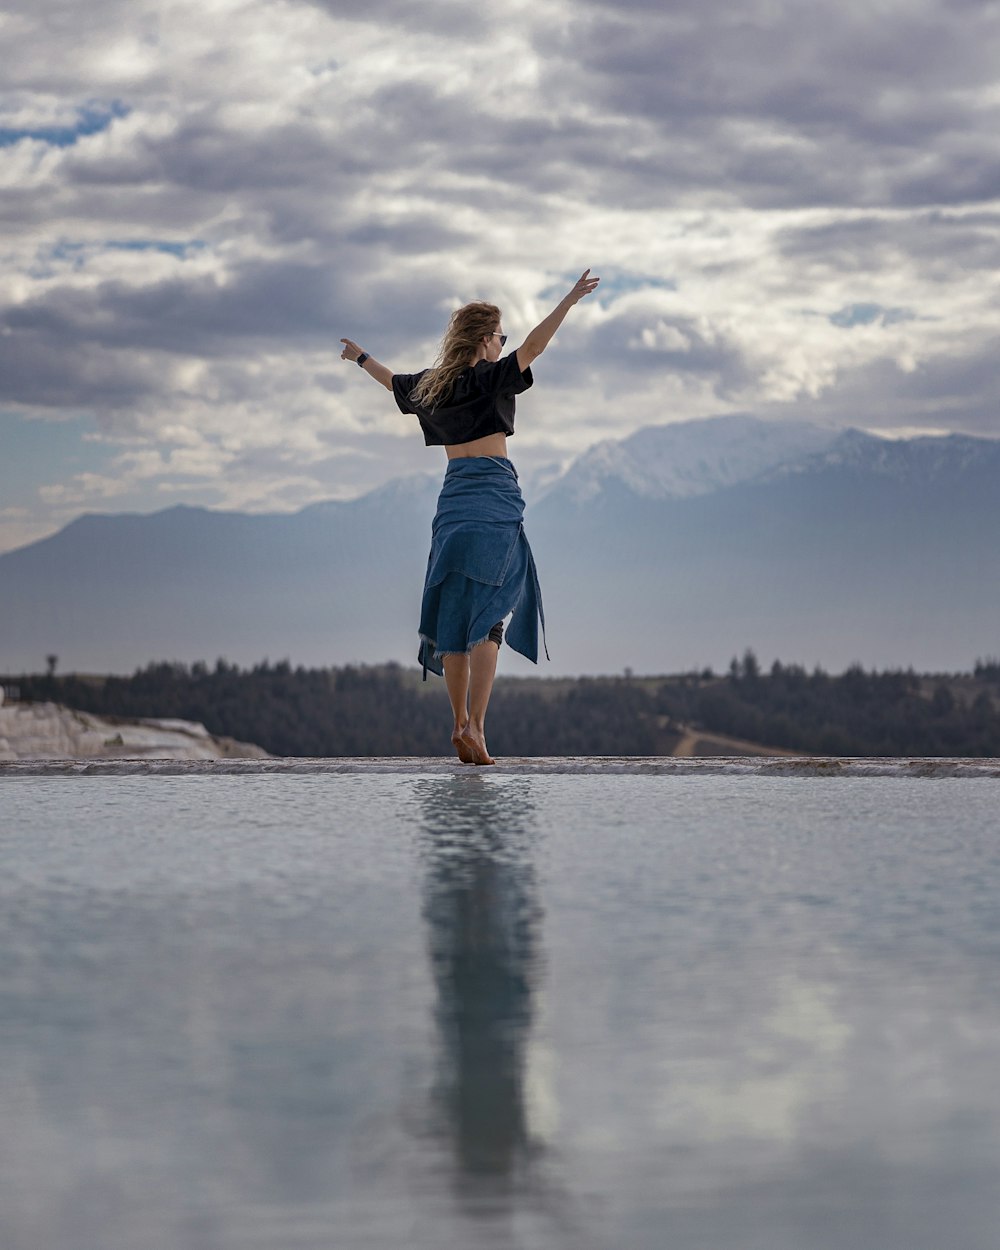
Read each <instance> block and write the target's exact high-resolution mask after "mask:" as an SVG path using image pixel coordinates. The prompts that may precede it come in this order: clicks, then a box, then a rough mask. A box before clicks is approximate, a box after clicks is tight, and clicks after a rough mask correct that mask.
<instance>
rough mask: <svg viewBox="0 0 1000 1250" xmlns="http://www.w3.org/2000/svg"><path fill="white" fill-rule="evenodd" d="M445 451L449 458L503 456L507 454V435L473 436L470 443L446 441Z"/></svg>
mask: <svg viewBox="0 0 1000 1250" xmlns="http://www.w3.org/2000/svg"><path fill="white" fill-rule="evenodd" d="M444 449H445V451H446V452H447V453H448V459H449V460H460V459H462V458H463V457H465V456H503V457H505V458H506V455H507V435H506V434H487V435H486V437H485V438H474V439H473V440H472V442H471V443H446V444H445V448H444Z"/></svg>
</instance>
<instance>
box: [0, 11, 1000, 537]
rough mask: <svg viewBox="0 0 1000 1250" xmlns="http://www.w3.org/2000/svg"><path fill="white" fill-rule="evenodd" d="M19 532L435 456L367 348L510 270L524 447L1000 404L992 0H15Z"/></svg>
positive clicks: (7, 220)
mask: <svg viewBox="0 0 1000 1250" xmlns="http://www.w3.org/2000/svg"><path fill="white" fill-rule="evenodd" d="M0 38H2V42H3V47H4V56H3V68H2V70H0V76H2V91H0V180H2V194H0V217H2V231H3V233H2V249H3V262H4V263H3V266H2V269H0V433H2V456H0V550H6V549H10V548H12V547H15V546H18V545H20V544H22V543H24V542H27V541H30V540H32V539H34V538H37V537H40V536H42V535H44V534H46V533H50V532H52V531H53V530H55V529H56V528H58V527H60V526H61V525H63V524H65V523H66V522H67V521H69V520H71V519H72V518H73V517H75V516H77V515H78V514H79V513H81V512H85V511H126V510H131V509H136V510H142V511H152V510H155V509H158V508H162V507H167V506H169V505H171V504H174V503H178V502H186V503H201V504H206V505H209V506H212V507H222V508H236V509H242V510H249V511H262V510H267V511H270V510H290V509H297V508H300V507H302V506H304V505H306V504H308V503H312V502H315V501H316V500H320V499H328V498H334V497H341V498H343V497H350V496H353V495H357V494H359V493H361V492H363V491H365V490H368V489H370V488H371V487H373V486H375V485H378V484H379V483H380V482H382V481H385V480H386V479H388V478H390V477H395V476H398V475H399V474H401V473H406V472H413V471H418V470H428V469H434V470H436V469H438V468H439V467H440V465H439V461H440V460H441V458H442V453H441V452H440V451H439V450H438V449H433V450H430V449H425V448H424V447H423V443H422V440H421V438H420V437H419V434H418V432H417V430H416V427H415V422H414V419H413V418H404V417H402V416H400V415H399V414H398V413H397V412H396V410H395V407H394V405H393V404H392V401H391V399H390V398H389V397H388V395H387V394H386V392H385V391H384V390H382V389H381V388H379V387H378V386H377V385H376V384H375V383H373V382H371V381H370V380H369V379H367V378H365V377H363V376H362V375H361V374H360V372H359V371H358V370H357V369H356V368H355V367H354V366H353V365H348V364H345V363H344V362H342V361H341V360H340V359H339V343H338V341H337V340H338V339H339V338H340V336H341V335H347V336H350V337H351V338H353V339H355V340H356V341H358V342H359V343H361V344H362V345H363V346H364V347H365V348H367V349H368V350H370V351H371V352H372V353H373V354H374V355H375V356H377V357H378V358H379V359H380V360H382V361H384V362H385V363H387V364H389V365H390V366H391V367H393V368H396V369H398V370H400V371H406V372H409V371H413V370H416V369H419V368H421V367H422V366H423V365H425V364H427V363H429V360H430V359H431V357H432V355H433V352H434V349H435V345H436V342H437V340H438V338H439V337H440V333H441V330H442V328H443V325H444V322H445V321H446V319H447V314H448V312H449V311H450V309H451V308H453V307H454V306H456V305H457V304H459V303H462V302H465V301H467V300H470V299H477V298H489V299H491V300H494V301H495V302H498V303H500V304H501V306H502V307H503V309H504V329H505V330H507V331H508V332H509V333H510V335H511V336H512V338H513V340H514V342H515V343H516V342H518V341H520V337H521V336H523V335H524V334H525V333H526V332H527V330H528V329H530V327H531V326H532V325H533V324H534V323H535V322H536V321H537V320H538V319H539V318H540V317H541V316H542V315H544V314H545V313H546V312H547V311H548V310H549V308H550V306H551V305H552V304H553V303H554V302H555V300H556V299H557V298H558V297H559V296H560V295H561V294H562V293H563V291H564V289H566V288H567V287H568V286H569V285H570V283H571V282H572V281H573V279H575V278H576V277H577V276H578V274H579V273H580V271H581V270H582V269H583V268H584V267H586V266H590V267H592V268H593V270H594V271H595V272H596V273H599V274H600V275H601V277H602V284H601V289H600V292H599V294H598V295H597V296H595V297H591V298H590V299H589V300H588V301H586V302H585V303H583V304H581V305H580V306H579V307H578V308H577V309H576V310H575V311H574V312H573V313H572V314H571V318H570V320H569V321H568V322H567V323H566V325H565V326H564V327H563V329H562V331H560V334H559V336H558V338H557V339H556V340H555V342H554V344H553V346H552V347H551V348H550V349H549V351H548V352H547V353H546V355H545V356H544V357H543V358H542V359H541V360H540V361H539V362H538V364H537V365H536V368H535V376H536V385H535V388H534V390H533V391H532V392H531V393H530V394H529V395H528V396H525V397H524V399H523V400H522V401H520V403H519V408H518V433H517V436H516V439H515V440H514V442H513V443H512V444H511V454H512V456H514V457H515V459H516V460H517V461H518V463H519V464H520V465H521V466H522V467H523V468H525V469H527V470H528V471H529V472H531V471H533V470H535V469H538V468H540V467H541V466H543V465H548V464H553V463H565V462H567V461H568V459H569V458H571V457H572V456H573V455H574V454H575V453H576V452H578V451H579V450H581V449H582V448H584V447H585V446H587V445H589V444H590V443H592V442H595V441H597V440H599V439H602V438H607V437H620V436H624V435H626V434H628V433H630V432H631V431H632V430H634V429H636V428H637V427H639V426H641V425H647V424H652V423H662V422H669V421H676V420H687V419H691V418H695V417H702V416H709V415H712V414H717V413H725V412H733V411H746V412H753V413H756V414H758V415H760V416H765V417H772V418H779V419H802V418H807V419H810V420H818V421H822V422H824V423H828V424H832V425H835V426H840V425H844V426H846V425H852V424H853V425H859V426H862V427H864V428H866V429H871V430H879V431H884V432H892V433H903V432H905V433H915V432H927V433H932V432H933V433H940V432H947V431H963V432H966V433H971V434H996V433H998V432H1000V431H998V428H997V411H998V404H997V399H998V383H997V370H996V358H997V328H998V320H1000V319H998V303H1000V299H998V292H1000V288H998V284H997V275H998V269H1000V144H998V140H997V136H998V135H1000V74H998V66H1000V5H998V4H997V3H996V2H995V0H989V2H987V0H880V2H879V3H878V4H872V3H871V0H864V2H863V3H862V2H859V0H838V2H837V3H836V4H834V3H828V4H825V5H822V6H820V5H816V4H804V3H801V0H719V2H718V3H715V4H708V5H706V4H703V3H701V2H698V0H672V2H671V3H670V4H669V5H666V4H659V3H655V2H654V0H616V2H615V3H610V2H605V3H594V2H592V0H575V2H574V3H570V2H569V0H507V2H506V3H503V4H500V3H477V4H472V3H468V2H465V0H463V2H458V0H427V2H426V3H417V2H416V0H366V3H364V4H358V5H351V6H347V5H344V4H341V3H339V2H335V0H325V2H324V0H312V2H309V0H278V2H271V0H250V2H249V3H243V2H240V0H197V3H195V2H194V0H159V2H153V0H88V3H87V4H81V3H79V0H8V3H7V4H6V5H5V7H4V11H3V14H2V15H0Z"/></svg>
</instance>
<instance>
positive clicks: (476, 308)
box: [410, 303, 501, 410]
mask: <svg viewBox="0 0 1000 1250" xmlns="http://www.w3.org/2000/svg"><path fill="white" fill-rule="evenodd" d="M500 317H501V314H500V309H499V308H497V306H496V304H483V303H473V304H463V305H462V307H461V308H457V309H456V310H455V311H454V312H453V313H452V314H451V320H450V321H449V322H448V329H447V330H446V331H445V334H444V338H443V339H442V340H441V350H440V351H439V352H438V357H437V360H435V362H434V364H433V365H432V366H431V368H430V369H428V370H426V372H425V373H424V375H423V377H422V378H421V379H420V381H419V382H418V383H417V384H416V386H415V387H414V388H413V390H412V391H411V392H410V399H411V400H413V401H414V402H415V403H417V404H419V406H420V407H421V408H426V409H428V410H431V409H433V408H435V407H436V406H437V405H438V404H439V403H440V402H441V400H442V399H444V398H445V397H446V396H447V395H448V394H449V393H450V392H451V389H452V387H453V386H454V385H455V379H456V378H457V377H458V375H459V374H460V373H461V372H462V370H463V369H466V368H468V365H469V361H470V360H471V359H472V358H473V356H475V354H476V352H477V351H478V350H479V345H480V344H481V343H482V341H483V338H484V337H485V336H487V335H489V334H492V333H494V332H495V331H496V330H497V329H499V326H500Z"/></svg>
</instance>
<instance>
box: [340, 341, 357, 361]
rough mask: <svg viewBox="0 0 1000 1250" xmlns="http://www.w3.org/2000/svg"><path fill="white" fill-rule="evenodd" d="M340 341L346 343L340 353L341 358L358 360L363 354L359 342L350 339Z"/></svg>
mask: <svg viewBox="0 0 1000 1250" xmlns="http://www.w3.org/2000/svg"><path fill="white" fill-rule="evenodd" d="M340 341H341V343H343V344H345V347H344V350H343V351H342V352H341V353H340V359H341V360H357V358H358V357H359V356H360V355H361V348H360V347H359V346H358V345H357V343H352V342H351V340H350V339H341V340H340Z"/></svg>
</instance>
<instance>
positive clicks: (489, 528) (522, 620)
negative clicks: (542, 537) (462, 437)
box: [417, 456, 549, 680]
mask: <svg viewBox="0 0 1000 1250" xmlns="http://www.w3.org/2000/svg"><path fill="white" fill-rule="evenodd" d="M523 517H524V498H523V496H522V495H521V487H520V485H519V483H518V480H517V471H516V470H515V468H514V466H513V464H511V462H510V461H509V460H507V459H505V458H504V457H502V456H469V457H459V458H458V459H456V460H449V461H448V469H447V471H446V473H445V475H444V484H443V485H442V487H441V493H440V495H439V496H438V503H437V512H436V513H435V516H434V523H433V525H432V527H431V551H430V555H429V556H428V558H427V576H426V578H425V579H424V593H423V599H422V602H421V606H420V629H419V633H420V650H419V652H418V657H417V658H418V659H419V661H420V664H421V667H422V668H423V673H424V680H426V679H427V673H428V670H429V671H430V672H432V673H437V674H438V675H439V676H440V675H441V674H443V672H444V669H443V667H442V664H441V659H442V657H443V656H446V655H467V654H468V653H469V652H470V651H471V650H472V648H473V647H475V646H477V645H478V644H479V643H481V642H485V641H486V640H487V638H488V637H489V633H490V630H491V629H492V628H493V626H494V625H496V624H497V622H498V621H502V620H504V619H505V618H506V617H508V616H511V621H510V624H509V625H508V626H507V631H506V634H505V637H506V640H507V644H508V645H509V646H511V647H513V648H514V650H515V651H518V652H520V654H521V655H523V656H526V657H527V658H528V659H529V660H531V662H532V663H533V664H537V663H538V627H539V625H541V627H542V646H543V647H544V646H545V614H544V612H543V610H542V592H541V589H540V587H539V585H538V573H537V572H536V570H535V561H534V557H533V556H532V554H531V548H530V547H529V546H528V539H527V537H526V536H525V533H524V524H523ZM512 614H513V615H512ZM548 654H549V653H548V649H547V648H546V650H545V656H546V658H548Z"/></svg>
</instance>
